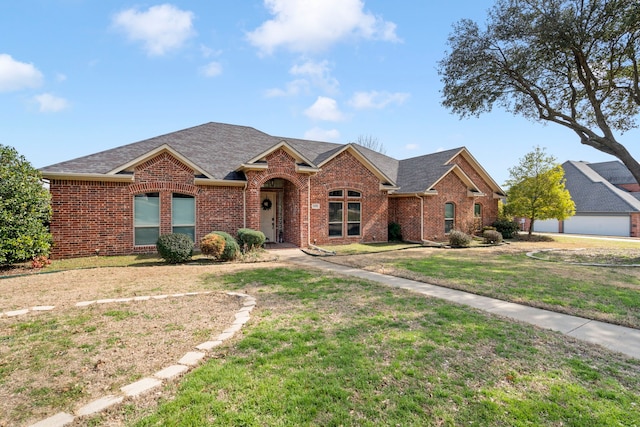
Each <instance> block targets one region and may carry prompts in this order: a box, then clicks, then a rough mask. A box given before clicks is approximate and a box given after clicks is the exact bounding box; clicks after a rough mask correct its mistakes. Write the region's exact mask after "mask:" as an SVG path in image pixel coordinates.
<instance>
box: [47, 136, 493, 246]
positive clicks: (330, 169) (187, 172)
mask: <svg viewBox="0 0 640 427" xmlns="http://www.w3.org/2000/svg"><path fill="white" fill-rule="evenodd" d="M40 171H41V173H42V175H43V177H44V178H45V179H47V180H48V181H49V188H50V191H51V196H52V208H53V216H52V220H51V233H52V235H53V240H54V246H53V249H52V256H53V257H56V258H64V257H78V256H90V255H94V254H97V253H99V254H101V255H102V254H103V255H116V254H134V253H145V252H153V251H155V243H156V240H157V238H158V236H160V235H162V234H167V233H172V232H179V233H185V234H188V235H190V236H191V237H192V238H193V240H194V242H196V245H197V243H198V242H199V241H200V239H201V238H202V237H203V236H204V235H206V234H207V233H210V232H211V231H215V230H221V231H226V232H228V233H230V234H235V233H236V232H237V230H238V229H240V228H251V229H255V230H261V231H263V232H264V233H265V235H266V237H267V239H268V241H270V242H288V243H291V244H294V245H296V246H298V247H307V246H309V245H314V244H317V245H326V244H345V243H353V242H385V241H387V240H388V234H387V233H388V224H389V223H391V222H396V223H398V224H400V226H401V230H402V235H403V238H404V239H405V240H409V241H417V242H421V241H425V240H443V239H444V238H445V236H446V235H447V233H448V232H449V231H450V230H452V229H454V228H459V229H463V230H471V229H473V228H479V227H481V226H483V225H488V224H491V223H492V222H493V221H494V220H495V219H496V217H497V213H498V199H500V198H501V197H504V193H503V191H502V190H501V189H500V187H499V186H498V185H497V184H496V183H495V182H494V180H493V179H492V178H491V177H490V176H489V174H488V173H487V172H486V171H485V170H484V169H483V168H482V167H481V166H480V164H479V163H478V162H477V161H476V160H475V159H474V157H473V156H472V155H471V153H469V151H468V150H467V149H466V148H464V147H462V148H456V149H452V150H447V151H442V152H438V153H434V154H430V155H425V156H420V157H414V158H410V159H406V160H396V159H393V158H391V157H389V156H386V155H384V154H381V153H379V152H376V151H373V150H370V149H368V148H365V147H363V146H361V145H358V144H353V143H351V144H336V143H328V142H319V141H308V140H301V139H295V138H283V137H277V136H271V135H268V134H266V133H263V132H260V131H258V130H256V129H254V128H251V127H246V126H236V125H230V124H222V123H206V124H203V125H200V126H195V127H192V128H188V129H184V130H180V131H177V132H173V133H169V134H166V135H162V136H157V137H154V138H150V139H146V140H143V141H139V142H135V143H133V144H129V145H124V146H121V147H117V148H114V149H111V150H107V151H103V152H100V153H96V154H91V155H88V156H85V157H80V158H77V159H73V160H69V161H65V162H62V163H58V164H54V165H51V166H47V167H44V168H42V169H40Z"/></svg>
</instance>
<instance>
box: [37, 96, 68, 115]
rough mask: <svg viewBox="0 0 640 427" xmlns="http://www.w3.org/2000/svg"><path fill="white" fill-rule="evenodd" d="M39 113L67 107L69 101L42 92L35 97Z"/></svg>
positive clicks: (57, 110)
mask: <svg viewBox="0 0 640 427" xmlns="http://www.w3.org/2000/svg"><path fill="white" fill-rule="evenodd" d="M35 100H36V101H37V102H38V105H39V106H40V112H41V113H57V112H59V111H62V110H64V109H66V108H68V107H69V102H68V101H67V100H66V99H64V98H60V97H57V96H54V95H52V94H50V93H43V94H42V95H38V96H36V97H35Z"/></svg>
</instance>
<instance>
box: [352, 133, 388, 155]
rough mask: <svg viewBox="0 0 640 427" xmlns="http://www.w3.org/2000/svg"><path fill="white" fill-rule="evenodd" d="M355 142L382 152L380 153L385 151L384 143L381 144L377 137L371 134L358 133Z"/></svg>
mask: <svg viewBox="0 0 640 427" xmlns="http://www.w3.org/2000/svg"><path fill="white" fill-rule="evenodd" d="M355 143H356V144H359V145H362V146H363V147H365V148H368V149H370V150H373V151H377V152H378V153H382V154H386V153H387V149H386V148H384V144H382V143H381V142H380V141H379V140H378V138H376V137H375V136H372V135H359V136H358V139H356V141H355Z"/></svg>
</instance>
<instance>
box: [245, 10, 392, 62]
mask: <svg viewBox="0 0 640 427" xmlns="http://www.w3.org/2000/svg"><path fill="white" fill-rule="evenodd" d="M264 4H265V6H266V7H267V9H269V12H270V13H271V14H272V15H273V19H271V20H268V21H266V22H264V23H263V24H262V25H261V26H260V27H258V28H257V29H255V30H254V31H252V32H250V33H248V34H247V38H248V40H249V42H250V43H251V44H253V45H254V46H256V47H257V48H258V49H260V51H261V52H262V53H265V54H270V53H272V52H273V51H274V50H276V49H277V48H279V47H284V48H287V49H289V50H291V51H293V52H302V53H306V52H316V51H321V50H324V49H327V48H328V47H330V46H331V45H333V44H335V43H338V42H339V41H341V40H344V39H349V38H364V39H369V40H385V41H392V42H397V41H399V38H398V36H397V35H396V32H395V29H396V25H395V24H394V23H392V22H386V21H384V20H382V19H381V18H379V17H377V16H374V15H373V14H371V13H369V12H365V11H364V10H363V8H364V2H363V1H362V0H306V1H300V0H264Z"/></svg>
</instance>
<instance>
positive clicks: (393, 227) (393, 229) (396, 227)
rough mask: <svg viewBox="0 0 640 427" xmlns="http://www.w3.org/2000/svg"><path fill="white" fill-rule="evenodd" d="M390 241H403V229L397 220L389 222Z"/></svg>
mask: <svg viewBox="0 0 640 427" xmlns="http://www.w3.org/2000/svg"><path fill="white" fill-rule="evenodd" d="M388 232H389V241H391V242H401V241H402V230H401V229H400V224H398V223H397V222H390V223H389V230H388Z"/></svg>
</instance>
